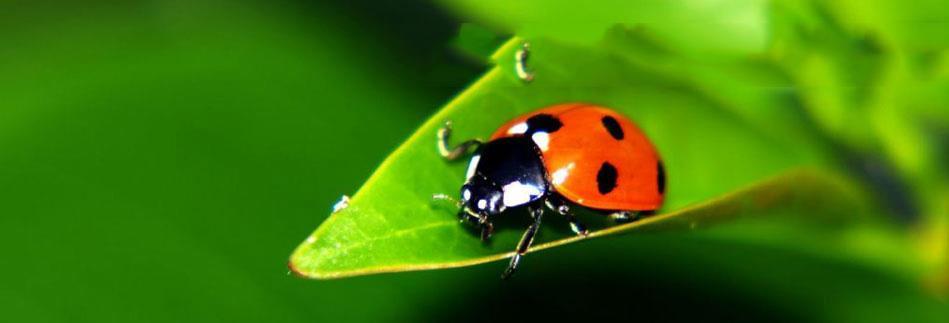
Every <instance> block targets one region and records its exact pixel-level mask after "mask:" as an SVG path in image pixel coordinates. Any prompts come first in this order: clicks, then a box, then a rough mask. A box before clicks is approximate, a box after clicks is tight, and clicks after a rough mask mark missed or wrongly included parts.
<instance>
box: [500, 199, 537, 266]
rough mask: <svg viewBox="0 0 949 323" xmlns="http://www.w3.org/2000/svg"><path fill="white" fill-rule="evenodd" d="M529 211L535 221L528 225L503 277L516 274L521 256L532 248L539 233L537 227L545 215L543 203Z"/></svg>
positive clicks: (530, 208)
mask: <svg viewBox="0 0 949 323" xmlns="http://www.w3.org/2000/svg"><path fill="white" fill-rule="evenodd" d="M528 211H529V213H530V215H531V218H533V220H534V222H532V223H531V225H530V226H529V227H527V231H524V235H523V236H522V237H521V242H520V243H518V244H517V250H515V253H514V257H511V263H509V264H508V265H507V269H506V270H504V273H503V274H501V278H502V279H507V278H508V277H511V275H513V274H514V271H515V270H517V265H518V264H520V262H521V257H522V256H523V255H524V254H526V253H527V249H530V247H531V244H532V243H534V236H535V235H537V229H539V228H540V219H541V217H543V215H544V207H543V206H541V205H536V206H530V207H529V208H528Z"/></svg>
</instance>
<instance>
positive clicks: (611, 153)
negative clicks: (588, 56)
mask: <svg viewBox="0 0 949 323" xmlns="http://www.w3.org/2000/svg"><path fill="white" fill-rule="evenodd" d="M450 134H451V127H450V124H447V123H446V125H445V127H443V128H441V129H440V130H439V131H438V148H439V152H440V153H441V155H442V157H444V158H445V159H448V160H456V159H458V158H460V157H462V156H463V155H465V154H466V153H467V152H468V151H469V150H470V149H471V148H472V147H474V148H476V150H475V152H474V155H472V157H471V160H470V163H469V165H468V170H467V173H466V180H465V184H464V185H463V186H462V187H461V202H460V203H459V204H460V210H459V211H458V216H459V217H461V218H462V219H464V220H466V221H467V222H469V223H471V224H473V225H476V226H478V227H479V228H480V229H481V239H483V240H486V239H488V238H489V237H490V236H491V233H492V231H493V226H492V224H491V218H492V217H493V216H496V215H499V214H501V213H502V212H504V211H506V210H508V209H511V208H522V207H524V208H527V210H528V211H529V212H528V213H529V214H530V216H531V217H532V218H533V222H532V224H531V225H530V227H528V228H527V231H526V232H524V236H523V237H522V238H521V241H520V243H518V245H517V249H516V253H515V255H514V257H513V258H511V262H510V264H509V265H508V267H507V270H505V271H504V274H503V275H502V277H504V278H507V277H509V276H510V275H511V274H513V273H514V270H515V269H516V268H517V265H518V263H519V262H520V260H521V257H522V256H523V255H524V253H526V252H527V249H528V248H529V247H530V245H531V243H532V242H533V240H534V235H535V233H536V232H537V229H538V227H539V226H540V222H541V217H542V216H543V213H544V207H547V208H549V209H550V210H552V211H554V212H556V213H558V214H560V215H561V216H563V217H564V218H566V220H567V221H568V222H569V223H570V227H571V229H572V230H573V231H574V232H575V233H576V234H578V235H582V236H585V235H586V234H587V230H586V229H585V227H584V225H583V224H582V223H580V222H579V221H578V220H577V218H576V217H575V216H574V215H573V213H572V212H571V211H570V208H571V207H572V206H580V207H584V208H587V209H590V210H593V211H596V212H597V213H603V214H607V215H609V216H610V217H612V218H613V219H615V220H616V221H618V222H625V221H632V220H635V219H637V218H638V217H639V216H641V215H645V214H649V213H652V212H653V211H655V210H657V209H658V208H659V207H660V206H661V205H662V201H663V196H664V194H665V170H664V169H663V166H662V161H661V160H660V158H659V154H658V153H657V152H656V149H655V147H653V145H652V143H651V142H650V141H649V139H648V138H646V135H645V134H644V133H643V132H642V131H641V130H640V129H639V128H638V127H637V126H636V125H635V124H634V123H633V122H632V121H630V120H629V119H628V118H626V117H624V116H623V115H621V114H619V113H617V112H616V111H613V110H611V109H608V108H604V107H599V106H595V105H591V104H584V103H570V104H560V105H555V106H550V107H547V108H543V109H540V110H537V111H534V112H531V113H528V114H524V115H522V116H519V117H517V118H514V119H513V120H511V121H508V122H507V123H505V124H504V125H502V126H501V127H500V128H498V130H497V131H495V132H494V134H493V135H492V136H491V139H490V140H489V141H487V142H481V141H479V140H468V141H465V142H463V143H461V144H459V145H457V146H455V147H453V148H452V147H449V144H448V139H449V136H450Z"/></svg>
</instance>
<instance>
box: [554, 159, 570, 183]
mask: <svg viewBox="0 0 949 323" xmlns="http://www.w3.org/2000/svg"><path fill="white" fill-rule="evenodd" d="M573 166H575V164H574V163H570V164H569V165H567V166H564V167H561V168H560V169H558V170H557V171H555V172H554V173H553V174H551V175H550V177H551V180H550V182H551V183H553V184H554V185H560V184H563V182H565V181H567V176H569V175H570V171H571V170H573Z"/></svg>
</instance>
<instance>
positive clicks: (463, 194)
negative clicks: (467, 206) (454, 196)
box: [461, 188, 471, 201]
mask: <svg viewBox="0 0 949 323" xmlns="http://www.w3.org/2000/svg"><path fill="white" fill-rule="evenodd" d="M461 197H462V198H464V199H465V201H467V200H470V199H471V190H469V189H467V188H466V189H465V191H464V192H461Z"/></svg>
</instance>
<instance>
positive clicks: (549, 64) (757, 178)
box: [290, 38, 846, 278]
mask: <svg viewBox="0 0 949 323" xmlns="http://www.w3.org/2000/svg"><path fill="white" fill-rule="evenodd" d="M615 41H618V40H617V39H615V38H613V39H609V40H608V43H609V42H615ZM520 44H521V40H519V39H513V40H511V41H510V42H508V43H506V44H505V45H504V46H502V48H501V49H499V50H498V52H497V53H496V54H495V55H494V58H495V60H496V61H497V62H498V65H497V66H496V67H495V68H493V69H492V70H490V71H489V72H487V74H486V75H484V76H483V77H482V78H481V79H480V80H478V81H477V82H476V83H474V84H472V85H471V86H470V87H469V88H468V89H467V90H465V91H464V92H463V93H462V94H460V95H459V96H458V97H457V98H455V99H454V100H452V101H451V102H450V103H449V104H448V105H447V106H446V107H445V108H444V109H442V110H441V111H440V112H439V113H438V114H436V115H435V116H434V117H432V118H431V119H430V120H428V121H427V122H426V123H425V124H424V125H423V126H422V127H421V128H420V129H419V130H418V131H417V132H416V133H415V134H413V135H412V136H411V137H410V138H409V139H408V140H407V141H406V142H405V143H404V144H403V145H402V146H401V147H399V148H398V149H397V150H396V151H395V152H394V153H393V154H392V155H391V156H389V157H388V158H387V159H386V160H385V161H384V162H383V164H382V165H381V166H380V167H379V169H378V170H377V171H376V172H375V173H374V174H373V175H372V177H371V178H370V179H369V180H368V181H367V182H366V183H365V185H364V186H363V187H362V188H361V189H360V190H359V191H358V192H357V193H356V194H355V196H353V198H352V200H351V201H350V203H349V207H348V208H345V209H343V210H341V211H339V212H337V213H335V214H333V215H332V216H331V217H330V218H329V219H327V220H326V221H325V222H324V223H323V224H322V225H321V226H320V227H319V228H318V229H317V230H316V232H314V233H313V235H311V236H310V237H309V238H308V239H307V240H306V241H305V242H304V243H303V244H302V245H300V246H299V247H298V248H297V250H296V251H295V252H294V253H293V255H292V256H291V261H290V266H291V268H292V269H293V270H294V271H295V272H296V273H298V274H300V275H303V276H306V277H313V278H336V277H346V276H354V275H360V274H369V273H379V272H395V271H406V270H420V269H434V268H446V267H457V266H464V265H471V264H477V263H483V262H488V261H493V260H499V259H503V258H505V257H509V256H511V250H512V249H513V247H514V245H515V244H516V241H517V240H518V239H519V237H520V235H521V233H522V229H523V225H522V224H523V223H521V222H518V218H519V217H518V216H516V215H517V213H514V214H512V215H511V216H507V217H504V218H502V219H499V221H500V224H499V226H498V230H497V231H496V234H495V236H494V237H492V241H491V243H488V244H483V243H482V242H481V241H480V240H479V239H478V238H477V237H476V236H475V235H474V234H473V232H472V231H469V230H468V229H467V228H466V227H465V226H463V225H461V224H460V223H458V220H457V218H456V217H455V210H454V209H453V207H452V206H450V205H446V204H441V203H436V202H433V201H432V199H431V197H432V195H433V194H435V193H448V194H455V193H456V192H457V191H458V188H459V187H460V186H461V184H462V181H463V173H464V167H465V164H466V163H464V162H460V163H449V162H445V161H444V160H442V159H441V157H440V156H439V155H438V153H437V151H436V149H435V132H436V130H437V129H438V127H440V126H441V125H442V124H443V123H444V122H445V121H447V120H452V121H454V123H455V130H456V131H455V138H456V139H460V138H466V137H482V138H484V137H486V136H488V135H489V134H490V133H491V132H492V131H493V130H494V128H495V127H496V126H497V125H499V124H500V123H502V122H503V121H505V120H507V119H509V118H513V117H515V116H517V115H519V114H522V113H525V112H528V111H532V110H535V109H537V108H540V107H544V106H547V105H551V104H556V103H564V102H577V101H582V102H590V103H595V104H600V105H603V106H608V107H612V108H614V109H616V110H618V111H621V112H623V113H624V114H626V115H627V116H629V117H630V118H632V119H633V120H634V121H636V122H637V123H638V124H639V125H640V126H641V128H642V129H643V131H644V132H645V133H646V134H647V135H648V136H649V137H650V138H651V139H652V140H653V142H654V143H655V145H656V147H657V149H658V150H659V151H660V154H661V155H662V157H663V160H664V163H665V165H666V168H667V172H668V180H667V181H668V194H667V199H666V203H665V205H664V207H663V208H662V209H661V210H660V212H659V215H657V216H655V217H652V218H649V219H646V220H643V221H640V222H636V223H632V224H627V225H622V226H613V227H607V228H605V229H602V230H600V231H594V232H593V233H592V234H591V237H598V236H602V235H607V234H612V233H617V232H621V231H627V230H634V229H635V230H637V231H644V230H688V229H690V228H694V227H704V226H706V225H708V224H710V223H713V222H716V221H720V220H725V219H727V218H731V217H736V216H742V215H757V214H764V213H768V212H766V211H765V210H766V209H768V208H772V207H778V206H780V205H785V203H790V205H794V204H805V205H834V204H835V203H834V202H826V201H827V200H828V199H830V198H831V197H839V196H842V195H846V194H843V193H841V192H843V191H846V190H845V189H841V186H840V185H837V184H839V183H838V182H837V181H836V180H833V179H828V178H825V177H824V176H823V175H819V174H821V173H819V172H808V171H797V172H791V173H787V172H788V171H789V170H792V169H797V168H800V167H805V166H814V165H820V163H821V162H820V160H819V158H816V157H814V156H815V155H814V154H813V151H812V150H811V147H808V146H807V145H800V144H796V143H794V142H791V141H788V140H785V138H776V137H775V136H774V135H773V134H770V133H768V132H765V131H762V130H761V129H762V127H760V126H758V125H753V124H751V123H749V122H748V121H747V119H746V118H743V117H741V116H739V115H738V114H735V113H734V112H732V111H733V110H731V109H729V108H728V107H727V106H725V105H723V103H722V102H721V101H720V100H716V99H713V98H712V97H710V96H708V95H707V94H706V93H705V92H704V91H703V90H701V89H699V88H698V86H697V85H696V84H694V83H693V82H691V81H689V80H688V79H682V78H677V77H674V76H671V75H669V74H668V73H664V72H662V71H657V70H656V69H654V68H650V67H649V66H644V65H641V64H636V63H635V61H634V60H632V59H630V58H629V57H628V56H627V55H625V54H623V55H621V54H618V53H617V51H615V50H613V49H610V48H611V47H610V46H585V47H574V46H567V45H562V44H559V43H557V42H555V41H548V40H543V39H538V40H536V41H533V42H532V43H531V49H532V52H531V55H530V61H529V64H530V68H531V69H532V70H533V71H534V73H535V75H536V78H535V80H534V81H533V82H530V83H525V82H523V81H521V80H520V79H518V78H517V77H516V74H515V73H514V68H513V64H514V56H515V55H514V52H515V51H516V50H517V49H519V48H520ZM765 97H767V96H765ZM771 100H774V102H775V104H778V103H779V102H784V101H785V98H783V97H781V96H775V97H773V98H771ZM764 101H767V100H764ZM782 173H784V174H785V175H782V176H778V175H779V174H782ZM775 176H778V177H775ZM795 201H797V202H795ZM804 201H811V202H813V203H807V202H804ZM815 201H825V202H826V203H818V202H815ZM792 202H793V203H792ZM812 213H813V214H815V215H817V214H820V212H818V211H813V212H812ZM843 213H845V212H834V213H833V214H835V215H840V214H843ZM520 218H522V217H520ZM550 218H551V219H552V220H548V221H546V222H545V225H544V226H543V227H542V231H541V234H540V236H539V238H538V239H539V240H538V242H537V243H536V245H535V246H534V248H532V249H531V251H535V250H539V249H543V248H549V247H553V246H557V245H561V244H565V243H570V242H575V241H578V240H580V239H578V238H576V237H573V236H571V235H570V234H569V233H568V230H567V229H566V226H565V224H563V223H558V221H557V220H556V217H550ZM815 218H817V217H815ZM584 220H586V221H587V222H595V223H596V222H597V221H598V219H597V218H594V217H589V218H584ZM598 227H599V228H604V227H606V225H605V224H603V223H601V225H599V226H598Z"/></svg>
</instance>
